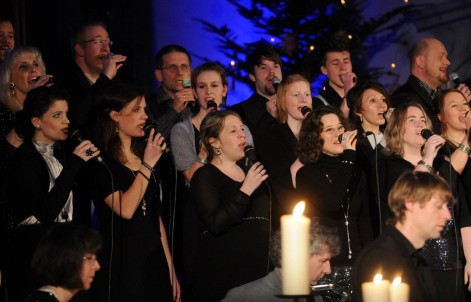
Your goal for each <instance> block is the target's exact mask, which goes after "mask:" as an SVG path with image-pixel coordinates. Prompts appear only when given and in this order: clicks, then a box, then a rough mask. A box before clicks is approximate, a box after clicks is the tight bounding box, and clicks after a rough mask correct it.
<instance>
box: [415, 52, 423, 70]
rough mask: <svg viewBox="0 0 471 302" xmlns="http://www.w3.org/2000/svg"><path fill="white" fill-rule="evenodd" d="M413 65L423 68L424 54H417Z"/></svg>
mask: <svg viewBox="0 0 471 302" xmlns="http://www.w3.org/2000/svg"><path fill="white" fill-rule="evenodd" d="M415 65H417V67H419V68H420V69H421V70H423V69H424V65H425V56H423V55H418V56H417V57H416V58H415Z"/></svg>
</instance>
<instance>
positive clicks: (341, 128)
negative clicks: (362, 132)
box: [322, 126, 345, 135]
mask: <svg viewBox="0 0 471 302" xmlns="http://www.w3.org/2000/svg"><path fill="white" fill-rule="evenodd" d="M322 132H325V133H327V134H329V135H334V134H335V132H337V133H344V132H345V127H344V126H339V127H338V128H327V129H325V130H324V131H322Z"/></svg>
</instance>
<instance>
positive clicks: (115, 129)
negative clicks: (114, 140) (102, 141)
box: [114, 125, 119, 133]
mask: <svg viewBox="0 0 471 302" xmlns="http://www.w3.org/2000/svg"><path fill="white" fill-rule="evenodd" d="M114 132H116V133H119V128H118V125H116V126H115V127H114Z"/></svg>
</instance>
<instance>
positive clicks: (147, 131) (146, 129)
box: [144, 118, 170, 153]
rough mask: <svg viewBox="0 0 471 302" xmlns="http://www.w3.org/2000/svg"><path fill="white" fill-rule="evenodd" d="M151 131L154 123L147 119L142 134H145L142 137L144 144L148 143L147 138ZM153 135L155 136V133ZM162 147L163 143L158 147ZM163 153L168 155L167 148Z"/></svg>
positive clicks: (168, 150) (168, 149)
mask: <svg viewBox="0 0 471 302" xmlns="http://www.w3.org/2000/svg"><path fill="white" fill-rule="evenodd" d="M152 129H155V121H154V120H153V119H150V118H148V119H147V120H146V124H145V125H144V133H145V134H144V136H145V139H144V141H145V142H147V141H148V137H149V135H150V131H151V130H152ZM155 134H156V133H154V135H155ZM162 145H163V142H162V144H160V147H162ZM164 151H165V153H169V152H170V148H169V147H167V148H165V150H164Z"/></svg>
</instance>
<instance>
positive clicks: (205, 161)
mask: <svg viewBox="0 0 471 302" xmlns="http://www.w3.org/2000/svg"><path fill="white" fill-rule="evenodd" d="M196 161H197V162H199V163H200V164H203V165H206V164H207V163H208V161H207V160H206V159H204V158H201V157H197V158H196Z"/></svg>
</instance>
